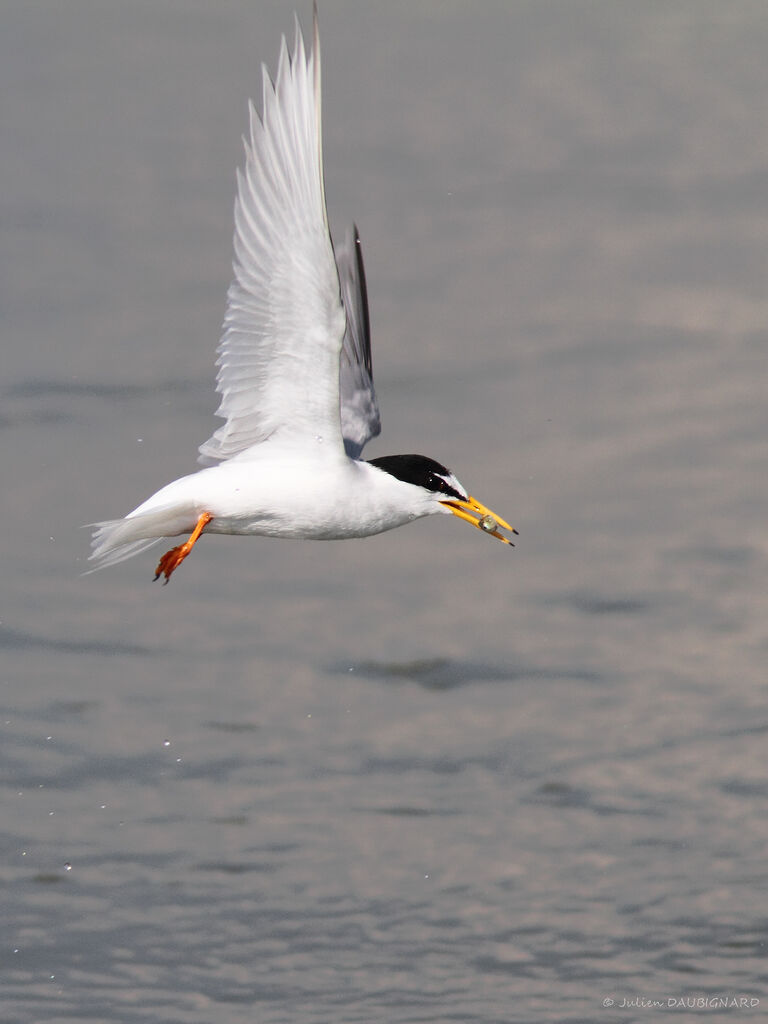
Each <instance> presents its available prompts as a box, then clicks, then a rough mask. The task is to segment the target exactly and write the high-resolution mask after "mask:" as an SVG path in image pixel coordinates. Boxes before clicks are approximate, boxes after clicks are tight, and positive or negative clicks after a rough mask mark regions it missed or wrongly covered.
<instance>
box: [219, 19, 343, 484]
mask: <svg viewBox="0 0 768 1024" xmlns="http://www.w3.org/2000/svg"><path fill="white" fill-rule="evenodd" d="M263 80H264V85H263V101H262V116H261V117H259V116H258V114H257V112H256V111H255V109H254V107H253V104H251V105H250V138H249V139H246V140H244V141H245V166H244V167H243V169H242V170H239V171H238V174H237V197H236V200H235V234H234V249H235V259H234V280H233V282H232V284H231V285H230V288H229V292H228V295H227V310H226V315H225V319H224V330H223V334H222V338H221V341H220V343H219V348H218V360H217V365H218V375H217V379H216V390H217V391H218V392H219V394H220V395H221V402H220V405H219V408H218V410H217V415H219V416H221V417H223V418H224V420H225V422H224V423H223V425H222V426H220V427H219V429H218V430H217V431H216V432H215V433H214V434H213V436H212V437H211V438H210V439H209V440H208V441H206V442H205V444H203V445H201V447H200V458H199V461H200V462H201V463H203V464H204V465H213V464H215V463H217V462H221V461H223V460H225V459H230V458H233V457H234V456H236V455H240V454H242V453H244V452H247V449H249V448H250V447H252V446H253V445H256V444H260V443H261V442H263V441H266V440H267V439H268V438H269V437H271V436H273V435H275V434H278V433H279V434H280V435H281V437H283V438H291V437H293V438H295V440H296V442H297V443H298V444H306V445H308V444H309V443H310V439H311V438H318V437H322V438H323V441H324V442H326V444H333V443H336V444H337V445H338V446H339V448H341V445H342V435H341V419H340V402H339V357H340V353H341V348H342V341H343V338H344V333H345V314H344V308H343V306H342V302H341V295H340V289H339V277H338V273H337V269H336V262H335V259H334V254H333V248H332V245H331V239H330V235H329V232H328V218H327V212H326V205H325V191H324V185H323V167H322V138H321V115H320V99H321V97H320V44H319V39H318V31H317V13H316V12H315V19H314V34H313V45H312V50H311V52H310V53H309V54H308V55H307V53H306V50H305V46H304V40H303V38H302V35H301V30H300V27H299V23H298V19H297V20H296V37H295V43H294V48H293V54H290V53H289V50H288V46H287V43H286V41H285V38H283V41H282V46H281V50H280V58H279V62H278V67H277V74H276V76H275V79H274V82H273V81H272V80H271V79H270V76H269V73H268V72H267V70H266V68H264V69H263ZM245 457H247V456H245Z"/></svg>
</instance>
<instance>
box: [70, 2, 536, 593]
mask: <svg viewBox="0 0 768 1024" xmlns="http://www.w3.org/2000/svg"><path fill="white" fill-rule="evenodd" d="M263 80H264V85H263V104H262V110H263V112H262V115H261V117H259V116H258V114H257V113H256V111H255V109H254V107H253V104H252V103H251V104H250V138H249V139H246V140H244V141H245V167H244V169H243V170H242V171H241V170H238V173H237V197H236V201H235V235H234V246H235V260H234V274H235V277H234V280H233V282H232V284H231V285H230V288H229V292H228V295H227V310H226V316H225V319H224V333H223V335H222V338H221V341H220V343H219V347H218V361H217V365H218V376H217V382H216V390H217V391H218V392H219V394H220V395H221V403H220V405H219V408H218V410H217V414H218V415H219V416H221V417H223V419H224V421H225V422H224V423H223V425H222V426H220V427H219V428H218V430H216V432H215V433H214V434H213V436H212V437H211V438H210V439H209V440H208V441H206V442H205V444H203V445H201V447H200V456H199V462H200V463H201V464H202V465H203V466H204V467H206V468H204V469H200V470H198V471H197V472H196V473H193V474H191V475H190V476H184V477H181V478H180V479H178V480H174V481H173V482H172V483H169V484H167V485H166V486H165V487H163V488H161V489H160V490H159V491H158V492H157V493H156V494H153V495H152V497H151V498H148V499H147V500H146V501H145V502H144V503H143V504H141V505H139V506H138V508H136V509H134V510H133V512H130V513H129V514H128V515H127V516H126V517H125V518H124V519H117V520H111V521H109V522H103V523H96V524H94V527H95V529H94V534H93V542H92V548H93V550H92V553H91V555H90V561H92V562H94V563H95V564H94V569H100V568H103V567H105V566H108V565H114V564H116V563H117V562H122V561H123V560H124V559H126V558H131V557H133V556H134V555H137V554H138V553H139V552H141V551H144V550H145V549H146V548H148V547H150V546H151V545H152V544H155V543H157V542H158V540H160V539H161V538H163V537H177V536H179V535H184V534H188V535H189V536H188V538H187V540H185V541H184V543H182V544H180V545H178V546H177V547H174V548H172V549H171V550H170V551H168V552H166V554H164V555H163V557H162V558H161V559H160V562H159V564H158V566H157V569H156V572H155V579H156V580H157V579H159V578H160V577H161V576H163V577H164V582H165V583H167V582H168V580H169V579H170V578H171V574H172V573H173V572H174V570H175V569H177V568H178V566H179V565H180V564H181V562H182V561H183V560H184V559H185V558H186V557H187V555H188V554H189V553H190V551H191V550H192V548H193V547H194V545H195V543H196V542H197V540H198V539H199V538H200V536H201V534H203V533H206V534H208V533H224V534H238V535H246V536H248V535H259V536H268V537H294V538H307V539H316V540H337V539H344V538H349V537H368V536H371V535H373V534H376V533H383V532H384V531H385V530H392V529H394V528H395V527H397V526H403V525H404V524H405V523H408V522H411V521H412V520H414V519H419V518H421V517H422V516H429V515H435V514H436V513H445V514H453V515H455V516H458V517H459V518H460V519H464V520H466V521H467V522H469V523H472V525H474V526H476V527H478V528H479V529H481V530H483V531H484V532H486V533H489V534H490V535H491V536H492V537H496V538H497V539H498V540H500V541H503V542H504V543H505V544H511V543H512V542H511V541H510V540H509V539H508V538H507V537H505V536H504V534H503V533H501V529H504V530H507V531H510V532H512V533H517V531H516V530H514V529H513V528H512V527H511V526H510V525H509V524H508V523H506V522H505V521H504V520H503V519H501V518H500V517H499V516H498V515H496V513H495V512H492V511H491V510H490V509H488V508H486V507H485V505H482V504H481V503H480V502H479V501H477V500H476V499H475V498H473V497H471V496H470V495H469V493H468V492H467V490H466V488H465V487H464V486H463V485H462V484H461V483H460V482H459V481H458V480H457V478H456V477H455V476H454V475H453V473H451V471H450V470H448V469H446V467H445V466H443V465H441V464H440V463H439V462H436V461H435V460H434V459H430V458H427V457H426V456H424V455H390V456H385V457H383V458H377V459H371V460H370V461H364V460H362V459H361V458H360V455H361V453H362V450H363V448H364V446H365V444H366V443H367V442H368V441H369V440H370V439H371V438H372V437H375V436H376V435H377V434H378V433H379V431H380V429H381V426H380V419H379V409H378V404H377V401H376V395H375V392H374V388H373V373H372V368H371V343H370V328H369V321H368V300H367V294H366V285H365V274H364V270H363V259H362V253H361V248H360V239H359V236H358V234H357V229H356V228H353V229H352V230H350V231H349V232H348V233H347V235H346V238H345V240H344V242H343V243H342V244H341V245H337V246H336V248H335V250H334V246H333V243H332V241H331V236H330V232H329V229H328V215H327V211H326V206H325V189H324V185H323V161H322V136H321V125H320V42H319V38H318V28H317V9H316V8H315V11H314V24H313V43H312V49H311V52H310V53H309V55H307V53H306V50H305V46H304V40H303V38H302V34H301V29H300V27H299V22H298V18H296V39H295V44H294V49H293V54H292V55H291V54H290V53H289V50H288V46H287V43H286V40H285V37H283V40H282V46H281V50H280V59H279V63H278V66H277V75H276V77H275V80H274V82H273V81H272V79H271V78H270V76H269V73H268V71H267V69H266V67H264V68H263Z"/></svg>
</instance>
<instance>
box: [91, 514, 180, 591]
mask: <svg viewBox="0 0 768 1024" xmlns="http://www.w3.org/2000/svg"><path fill="white" fill-rule="evenodd" d="M141 507H142V506H139V509H140V508H141ZM139 509H136V511H134V512H131V514H130V515H128V516H126V517H125V519H109V520H107V521H106V522H103V523H91V527H92V529H93V537H92V538H91V549H92V550H91V553H90V555H89V556H88V561H89V562H93V567H92V568H91V569H89V570H88V572H96V570H97V569H106V568H107V566H109V565H117V563H118V562H124V561H125V560H126V558H133V556H134V555H138V554H140V553H141V552H142V551H146V550H147V548H151V547H152V545H153V544H157V542H158V541H159V540H162V538H163V537H177V536H179V534H182V533H188V532H189V531H190V530H192V529H193V527H194V525H195V523H196V521H197V513H196V511H195V509H194V507H193V506H187V505H178V504H177V505H161V506H160V507H155V508H153V509H151V510H149V511H147V512H142V511H140V510H139ZM86 575H87V574H86Z"/></svg>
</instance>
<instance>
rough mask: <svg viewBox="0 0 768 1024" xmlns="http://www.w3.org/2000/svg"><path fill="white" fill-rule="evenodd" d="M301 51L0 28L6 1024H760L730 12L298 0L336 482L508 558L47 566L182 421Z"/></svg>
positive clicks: (765, 204) (736, 77)
mask: <svg viewBox="0 0 768 1024" xmlns="http://www.w3.org/2000/svg"><path fill="white" fill-rule="evenodd" d="M291 11H292V4H291V3H284V2H276V0H275V2H265V3H259V4H253V3H244V2H243V3H240V2H235V0H231V2H222V3H217V4H215V5H214V4H209V3H202V2H183V3H182V2H180V0H164V2H162V3H149V2H136V3H133V2H131V3H119V4H118V3H116V2H111V3H107V2H95V0H93V2H84V0H70V2H66V3H61V4H49V3H42V2H25V3H5V4H3V5H2V7H1V8H0V20H1V21H2V28H1V30H0V95H1V96H2V121H1V123H0V133H1V135H0V182H1V183H2V184H1V187H0V202H1V203H2V208H1V211H0V217H1V220H2V234H1V237H0V260H1V263H0V329H1V330H2V358H3V373H2V379H1V381H0V388H1V393H2V405H1V406H0V428H2V429H1V430H0V440H1V441H2V448H1V450H2V474H3V476H2V479H3V502H2V507H3V529H2V532H1V533H0V544H1V545H2V554H1V558H2V566H3V588H2V594H3V600H2V608H1V610H0V620H1V623H0V645H1V646H2V669H1V678H2V700H3V713H2V716H1V717H0V726H2V733H0V737H1V742H0V764H1V765H2V780H3V787H2V792H1V793H0V798H1V799H2V823H1V824H0V849H1V851H2V857H1V858H0V872H2V880H3V883H4V885H3V894H4V895H3V912H2V929H1V930H0V934H1V935H2V942H1V948H0V964H1V966H0V972H1V976H0V987H1V988H2V1000H3V1019H4V1020H6V1021H8V1022H16V1021H18V1022H25V1024H28V1022H31V1021H34V1022H46V1024H53V1022H57V1024H58V1022H63V1021H83V1020H89V1021H90V1020H94V1021H96V1020H98V1021H104V1022H110V1024H111V1022H121V1024H123V1022H124V1024H128V1022H138V1021H149V1022H158V1021H162V1022H165V1021H168V1022H171V1021H173V1022H177V1021H178V1022H184V1024H187V1022H190V1024H191V1022H200V1024H202V1022H213V1021H215V1022H217V1024H240V1022H252V1021H256V1022H259V1024H276V1022H294V1024H296V1022H298V1024H309V1022H321V1021H334V1022H352V1021H364V1022H373V1021H375V1022H379V1021H381V1022H385V1021H386V1022H412V1021H413V1022H415V1021H441V1022H442V1021H447V1020H457V1021H483V1022H487V1021H499V1022H501V1021H504V1022H510V1021H520V1022H530V1021H532V1020H542V1021H552V1022H575V1021H589V1022H593V1021H595V1020H599V1021H613V1020H620V1021H622V1022H627V1021H635V1020H637V1021H640V1020H642V1021H647V1020H648V1019H649V1016H650V1015H655V1013H656V1012H658V1011H655V1010H652V1009H651V1010H649V1009H648V1008H631V1007H622V1006H621V1003H622V1001H623V1000H626V1001H628V1000H631V999H633V998H637V997H644V998H647V999H657V1000H659V1001H661V1002H662V1003H663V1004H664V1006H667V1003H666V1002H665V1001H666V1000H668V999H670V998H672V999H680V998H684V997H685V998H689V999H692V998H695V997H705V996H709V997H711V996H714V997H725V996H733V995H735V996H740V995H746V996H752V997H753V998H755V999H760V1001H761V1005H760V1006H759V1007H757V1008H752V1009H751V1010H744V1011H742V1010H733V1011H727V1012H726V1011H725V1010H723V1011H712V1010H710V1011H709V1016H708V1019H710V1020H711V1019H715V1018H716V1017H718V1016H719V1017H721V1018H722V1019H725V1017H726V1016H727V1017H728V1019H734V1018H738V1019H741V1017H743V1016H746V1015H748V1014H759V1013H760V1010H762V1011H763V1012H764V1011H765V1008H766V1005H767V1001H768V991H766V973H767V972H766V966H765V952H766V946H765V942H766V923H767V921H768V913H767V912H766V903H765V891H766V890H765V883H766V872H765V855H766V845H767V843H768V823H767V822H768V817H767V815H766V802H767V800H768V784H767V783H766V769H765V765H766V732H767V731H768V708H766V688H765V683H766V668H765V665H766V658H767V657H768V644H767V632H766V621H767V619H768V614H767V613H768V607H767V605H768V601H767V600H766V567H767V561H768V560H767V558H766V550H767V549H766V503H767V501H766V499H768V485H767V484H766V461H767V460H766V428H767V427H768V403H767V402H766V384H767V383H768V373H767V372H766V351H767V343H768V333H767V332H766V323H767V322H768V316H767V313H768V308H767V307H768V300H767V299H766V287H765V278H766V255H767V254H768V244H767V243H766V238H767V237H768V233H767V231H766V228H767V227H768V225H767V224H766V220H767V219H768V147H767V145H766V143H767V140H768V133H767V130H766V116H765V107H766V96H767V95H768V61H766V59H765V55H766V53H767V52H768V14H767V13H766V8H765V6H764V4H762V3H747V2H740V0H737V2H734V3H729V4H722V3H719V2H718V3H706V2H695V3H694V2H689V3H683V2H675V3H634V4H630V3H608V2H605V3H596V2H595V3H592V2H586V0H576V2H543V3H521V2H514V3H502V2H496V3H493V2H490V0H488V2H482V3H474V4H469V3H460V2H443V3H437V2H428V0H423V2H415V3H388V4H373V3H370V4H368V3H360V4H357V3H351V2H343V0H324V2H323V3H322V7H321V12H320V17H321V36H322V43H323V65H324V104H325V109H324V127H325V161H326V182H327V189H328V200H329V207H330V214H331V220H332V223H333V224H334V225H335V226H336V228H337V230H338V231H343V229H344V228H345V226H346V224H347V223H348V222H349V220H351V219H352V218H355V219H356V220H357V222H358V224H359V227H360V231H361V234H362V238H363V245H364V250H365V255H366V263H367V270H368V279H369V290H370V297H371V313H372V320H373V330H374V365H375V371H376V380H377V385H378V391H379V397H380V402H381V406H382V414H383V420H384V430H383V436H382V438H380V439H379V440H378V441H377V442H376V443H375V444H373V445H371V446H370V449H369V450H368V452H367V454H369V455H371V456H373V455H376V454H388V453H394V452H407V451H419V452H423V453H426V454H429V455H432V456H434V457H436V458H438V459H440V460H441V461H443V462H445V463H447V464H448V465H449V466H451V468H452V469H453V470H454V471H455V472H456V473H457V474H458V475H459V477H460V478H461V479H462V481H463V482H464V483H465V484H466V485H467V486H468V487H469V488H470V489H471V491H472V492H473V493H475V494H476V495H477V496H478V497H479V498H480V499H481V500H483V501H484V502H486V503H487V504H489V505H490V506H491V507H492V508H495V509H497V510H498V512H499V513H500V514H502V515H504V516H505V517H507V518H508V519H509V520H510V521H511V522H512V523H513V524H514V525H516V526H517V527H518V528H519V529H520V540H519V544H518V546H517V548H516V549H515V551H514V552H510V551H508V550H505V549H504V548H502V547H501V545H498V544H496V543H495V542H493V541H491V540H489V539H488V538H485V537H483V536H482V535H481V534H480V533H479V532H478V531H476V530H470V529H469V528H467V527H466V526H464V525H462V524H460V523H458V522H457V521H454V520H450V521H449V520H447V517H446V521H443V520H442V519H441V520H440V521H434V520H433V521H422V522H420V523H417V524H414V525H413V526H411V527H408V528H406V529H403V530H400V531H396V532H393V533H390V534H386V535H383V536H380V537H377V538H373V539H370V540H366V541H355V542H346V543H328V544H322V543H314V544H313V543H311V542H306V543H290V544H287V543H282V542H279V541H270V540H265V539H253V540H246V539H242V538H217V537H211V538H207V539H204V541H203V542H201V543H200V544H199V545H198V546H197V548H196V549H195V552H194V556H193V557H192V558H190V559H189V560H188V562H186V563H185V565H184V566H183V568H182V569H181V570H180V571H179V572H178V573H177V574H176V575H175V576H174V579H173V581H172V585H171V586H169V587H165V588H163V587H160V586H159V585H156V586H153V585H152V583H151V577H152V572H153V569H154V564H155V557H154V552H151V553H150V554H149V555H145V556H143V557H141V558H139V559H136V560H134V561H132V562H129V563H126V564H125V565H123V566H120V567H118V568H116V569H113V570H108V571H105V572H104V573H101V574H97V575H95V576H90V577H86V578H83V577H81V576H80V575H79V573H80V572H81V570H82V569H84V568H85V558H86V555H87V550H88V545H87V542H88V535H87V532H85V531H83V530H80V529H79V527H80V526H81V524H83V523H87V522H90V521H93V520H98V519H102V518H109V517H113V516H116V515H121V514H124V513H125V512H127V511H128V510H129V509H131V508H132V507H134V506H135V505H136V504H138V503H139V502H140V501H141V500H143V499H144V498H145V497H146V496H147V495H148V494H150V493H152V492H153V491H154V490H156V489H157V488H158V487H159V486H161V485H162V484H163V483H165V482H166V481H167V480H170V479H172V478H174V477H176V476H180V475H182V474H183V473H185V472H189V471H191V470H192V469H193V468H194V465H195V456H196V449H197V445H198V444H199V443H200V442H201V441H203V440H205V438H206V437H207V436H208V435H209V434H210V432H211V429H212V427H213V426H214V420H213V416H212V413H213V410H214V408H215V406H216V396H215V395H214V393H213V360H214V347H215V344H216V341H217V339H218V333H219V324H220V321H221V318H222V315H223V310H224V299H225V293H226V287H227V284H228V281H229V276H230V264H231V233H232V203H233V195H234V169H235V166H236V165H237V163H238V161H239V160H240V158H241V143H240V135H241V133H242V131H243V130H244V128H245V125H246V99H247V97H248V96H249V95H252V96H254V98H256V99H258V98H259V93H260V84H259V83H260V71H259V64H260V62H261V61H262V60H263V61H266V62H267V63H268V64H269V65H270V66H271V67H273V68H274V66H275V63H276V57H277V52H278V43H279V37H280V34H281V33H282V32H284V31H288V32H291V33H292V22H291ZM299 13H300V16H301V19H302V22H303V24H304V25H305V26H308V25H309V23H310V10H309V4H306V5H304V6H303V7H302V8H301V10H300V11H299ZM606 999H613V1000H615V1005H614V1007H613V1009H610V1008H604V1006H603V1001H604V1000H606ZM678 1012H679V1017H678V1018H677V1019H680V1020H683V1019H691V1015H692V1013H693V1011H691V1013H688V1012H687V1011H680V1010H679V1011H678ZM695 1016H696V1018H697V1019H699V1013H698V1012H697V1013H696V1014H695Z"/></svg>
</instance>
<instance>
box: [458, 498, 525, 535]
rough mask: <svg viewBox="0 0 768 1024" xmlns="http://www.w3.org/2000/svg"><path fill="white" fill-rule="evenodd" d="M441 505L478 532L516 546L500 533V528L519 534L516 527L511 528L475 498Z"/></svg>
mask: <svg viewBox="0 0 768 1024" xmlns="http://www.w3.org/2000/svg"><path fill="white" fill-rule="evenodd" d="M440 504H441V505H445V507H446V508H448V509H450V511H451V512H453V514H454V515H455V516H458V517H459V519H464V520H466V522H468V523H472V525H473V526H476V527H477V528H478V530H482V531H483V533H488V534H490V535H491V537H495V538H496V540H500V541H501V542H502V543H503V544H509V545H511V546H512V547H514V546H515V545H514V544H513V543H512V541H511V540H509V539H508V538H507V537H505V536H504V534H503V533H500V532H499V527H502V529H504V530H509V532H510V533H515V534H516V533H517V530H516V529H515V528H514V526H510V525H509V523H507V522H505V521H504V520H503V519H502V518H501V516H497V515H496V513H495V512H491V510H490V509H489V508H486V507H485V505H481V504H480V502H479V501H477V500H476V499H475V498H472V497H469V498H467V500H466V501H460V500H459V499H455V498H452V499H451V500H450V501H441V502H440Z"/></svg>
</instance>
